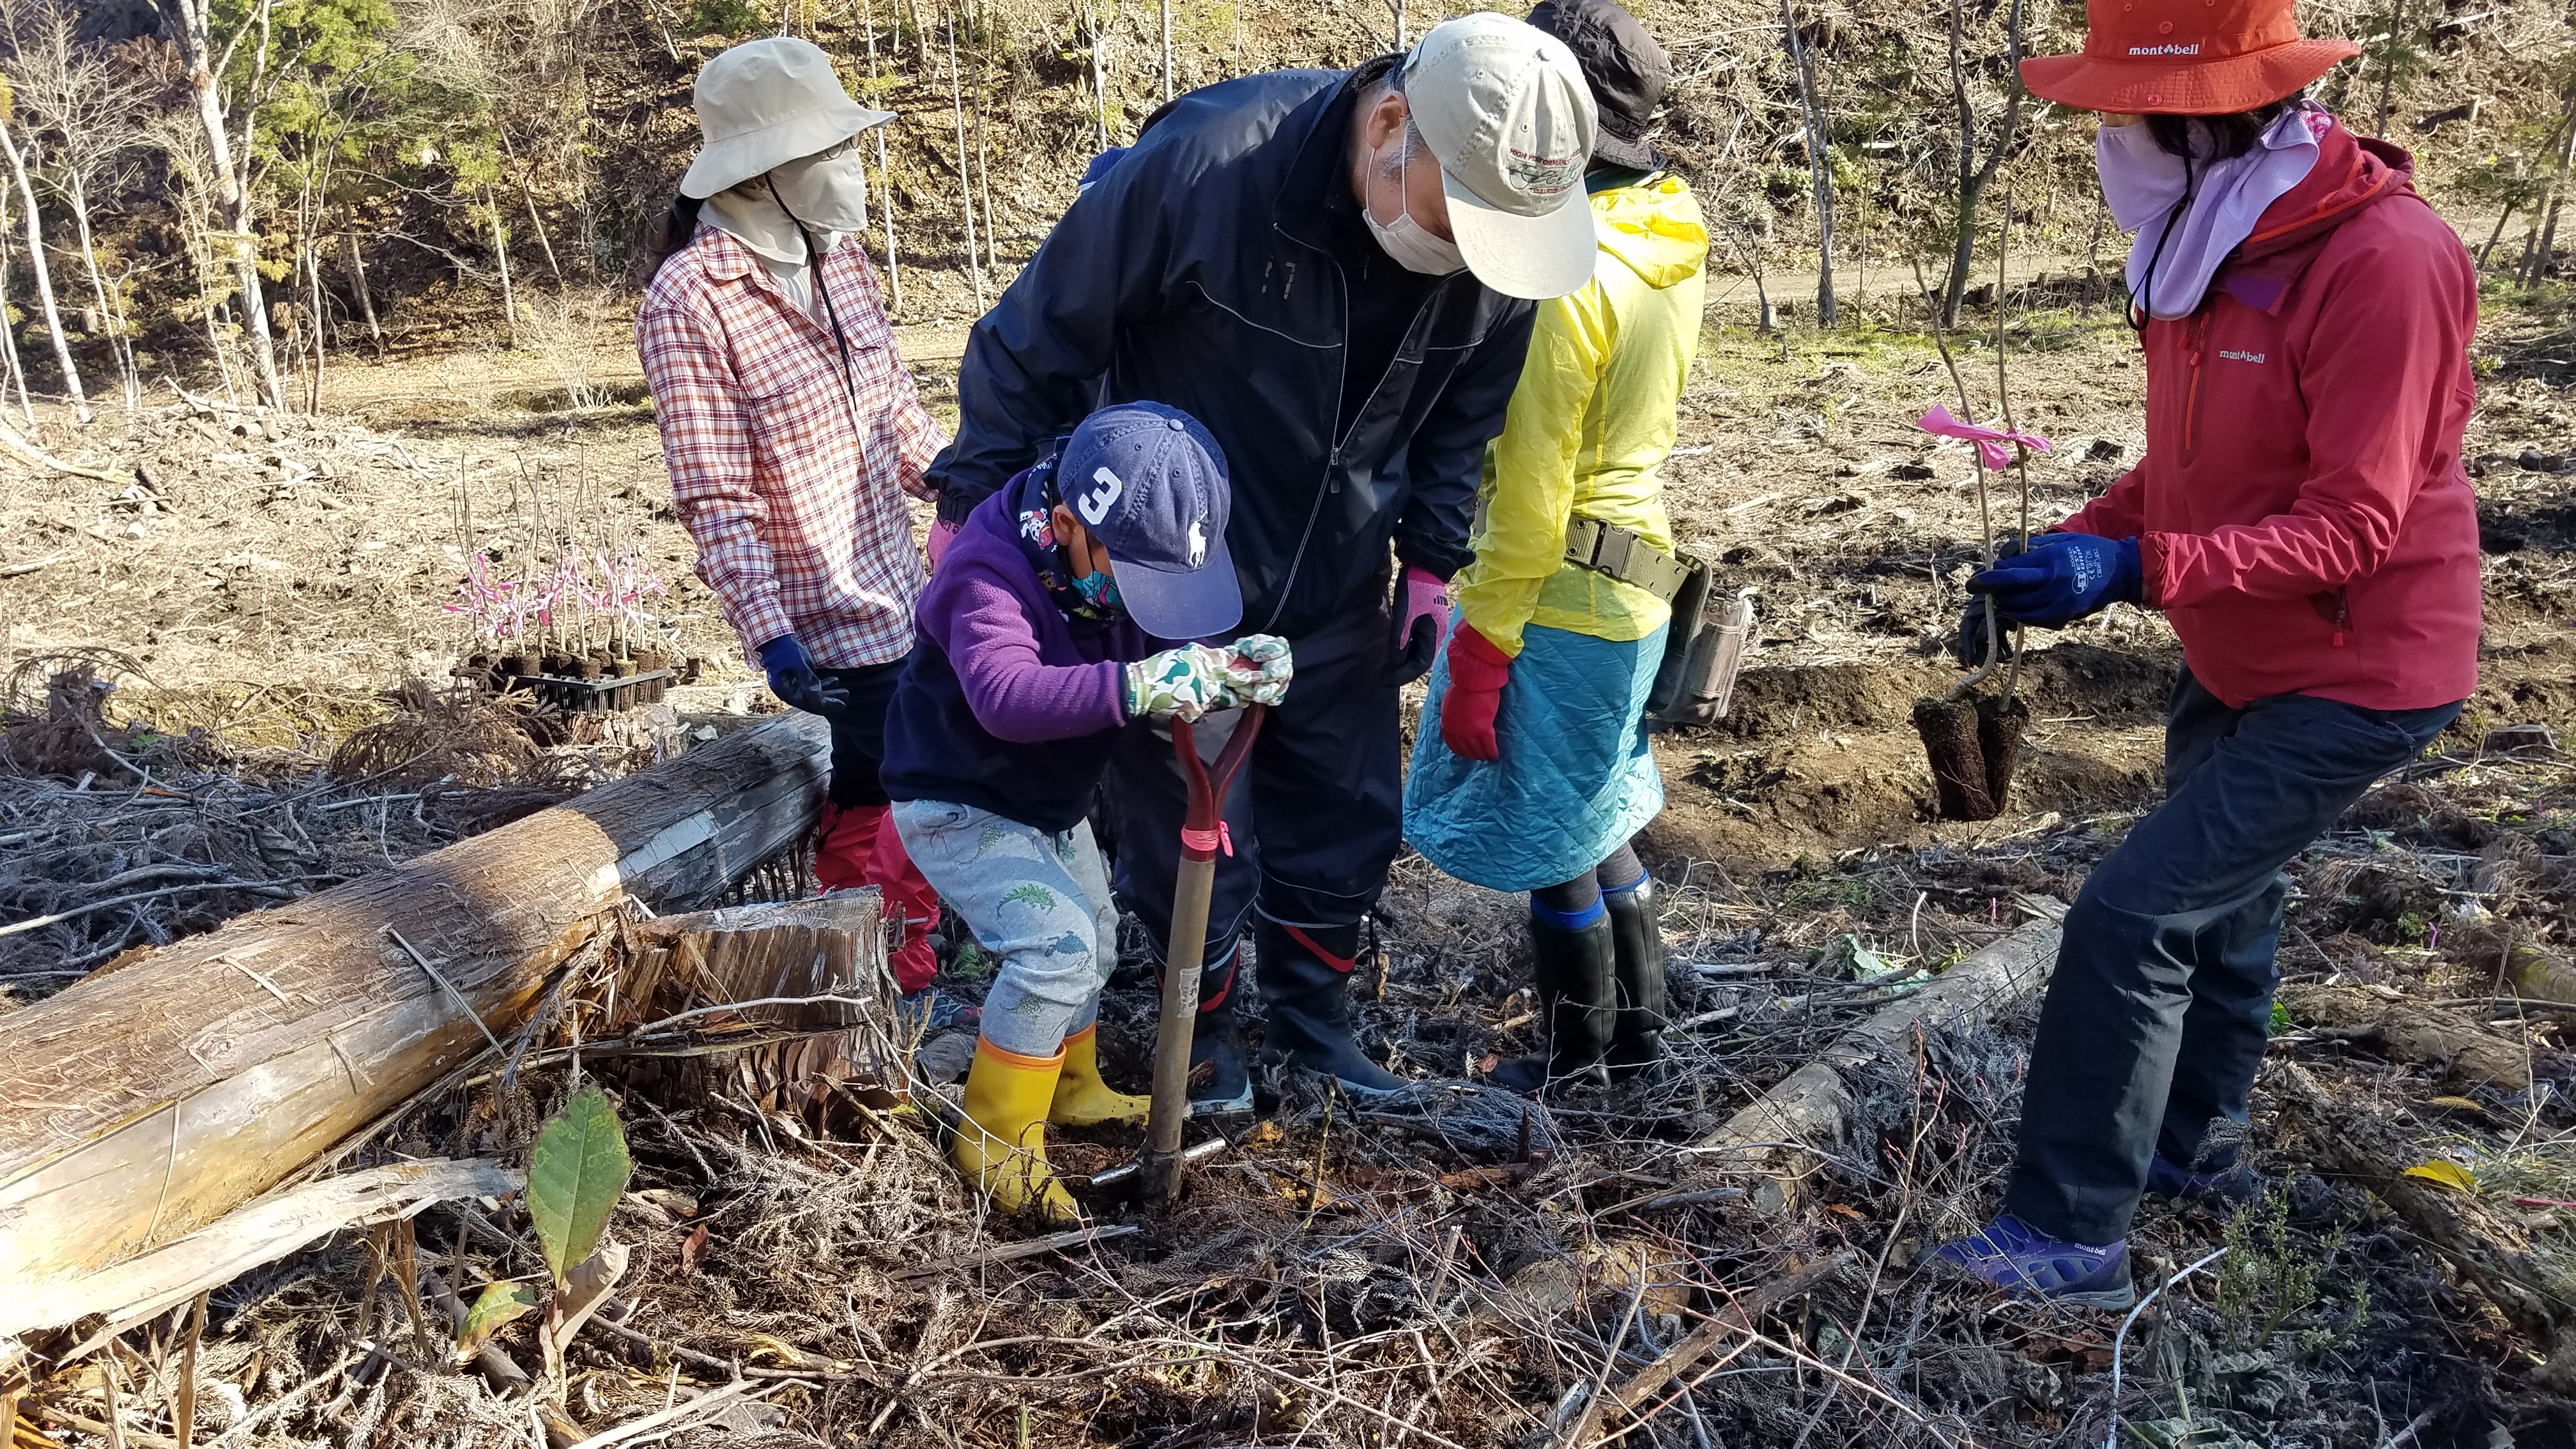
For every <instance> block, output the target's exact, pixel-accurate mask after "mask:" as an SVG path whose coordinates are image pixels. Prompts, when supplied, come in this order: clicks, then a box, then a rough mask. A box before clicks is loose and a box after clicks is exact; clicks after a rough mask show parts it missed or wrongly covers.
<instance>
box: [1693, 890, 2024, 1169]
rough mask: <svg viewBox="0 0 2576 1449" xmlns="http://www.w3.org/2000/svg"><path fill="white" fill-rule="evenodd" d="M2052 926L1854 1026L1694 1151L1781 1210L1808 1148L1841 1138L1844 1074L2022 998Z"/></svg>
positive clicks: (1989, 952)
mask: <svg viewBox="0 0 2576 1449" xmlns="http://www.w3.org/2000/svg"><path fill="white" fill-rule="evenodd" d="M2057 935H2058V932H2057V923H2056V922H2054V921H2033V922H2032V923H2030V924H2029V925H2027V926H2024V927H2022V928H2021V929H2020V930H2018V931H2015V932H2013V933H2012V934H2011V935H2009V936H2006V937H2004V938H2003V939H2002V940H1999V941H1993V942H1989V943H1987V944H1986V945H1985V946H1983V947H1981V948H1979V949H1978V950H1977V951H1976V952H1975V953H1974V954H1972V955H1970V956H1969V957H1968V958H1967V959H1966V960H1964V961H1961V962H1960V963H1958V964H1957V965H1955V966H1952V967H1951V968H1950V969H1949V970H1947V971H1944V972H1942V973H1941V974H1940V975H1939V976H1937V977H1935V978H1934V979H1933V981H1932V983H1931V984H1930V985H1928V986H1925V987H1923V988H1922V989H1921V990H1919V991H1916V992H1914V993H1913V994H1911V995H1909V996H1906V997H1904V998H1903V999H1901V1000H1899V1001H1897V1002H1895V1003H1894V1004H1892V1005H1890V1006H1888V1007H1886V1008H1885V1009H1884V1010H1881V1011H1879V1012H1878V1013H1877V1014H1875V1015H1873V1016H1871V1017H1870V1018H1869V1019H1868V1020H1867V1021H1864V1022H1862V1023H1861V1024H1860V1025H1858V1026H1856V1027H1853V1028H1852V1029H1851V1030H1850V1031H1847V1032H1845V1033H1843V1034H1842V1036H1840V1037H1839V1038H1837V1039H1836V1040H1835V1042H1834V1044H1833V1045H1832V1046H1829V1047H1827V1048H1825V1050H1824V1051H1823V1052H1822V1053H1820V1054H1819V1055H1818V1056H1817V1057H1816V1058H1815V1059H1814V1060H1813V1061H1810V1062H1808V1063H1807V1064H1806V1065H1805V1066H1803V1067H1800V1068H1799V1069H1798V1070H1796V1071H1794V1072H1791V1073H1790V1074H1789V1075H1788V1076H1787V1077H1785V1078H1783V1079H1782V1080H1781V1081H1780V1082H1779V1083H1778V1084H1777V1085H1775V1086H1773V1087H1772V1088H1771V1090H1770V1091H1768V1092H1765V1093H1763V1094H1762V1095H1761V1096H1760V1097H1758V1098H1755V1099H1754V1100H1753V1101H1752V1102H1750V1103H1748V1104H1746V1105H1745V1106H1744V1108H1743V1109H1742V1110H1740V1111H1738V1112H1737V1113H1736V1114H1735V1115H1734V1116H1732V1117H1729V1118H1727V1119H1726V1123H1725V1125H1723V1126H1721V1127H1719V1128H1718V1129H1717V1130H1716V1131H1715V1132H1713V1133H1710V1134H1709V1135H1708V1136H1707V1137H1705V1138H1703V1139H1701V1141H1700V1143H1699V1145H1698V1149H1697V1150H1699V1151H1701V1152H1705V1153H1720V1154H1724V1161H1723V1163H1722V1165H1723V1167H1724V1168H1725V1169H1726V1170H1727V1171H1728V1172H1730V1173H1745V1174H1748V1175H1751V1176H1753V1177H1754V1179H1755V1180H1754V1181H1752V1182H1750V1183H1748V1184H1747V1186H1748V1187H1749V1188H1750V1189H1751V1190H1750V1192H1749V1193H1748V1194H1747V1199H1746V1200H1747V1201H1749V1202H1751V1203H1752V1204H1753V1205H1754V1207H1756V1208H1758V1209H1760V1210H1761V1211H1764V1212H1779V1211H1782V1210H1784V1209H1786V1208H1787V1207H1788V1206H1789V1204H1790V1203H1791V1201H1792V1200H1793V1198H1794V1196H1795V1186H1796V1182H1797V1180H1798V1179H1799V1178H1801V1177H1803V1176H1804V1175H1805V1174H1806V1173H1807V1172H1808V1171H1809V1170H1811V1169H1812V1167H1813V1165H1814V1153H1812V1152H1810V1151H1808V1150H1807V1149H1810V1148H1819V1149H1824V1150H1828V1151H1829V1150H1831V1149H1833V1148H1835V1147H1839V1146H1841V1145H1842V1144H1843V1143H1844V1142H1846V1141H1847V1140H1848V1139H1849V1136H1850V1129H1851V1122H1852V1112H1853V1101H1852V1091H1851V1085H1850V1083H1849V1082H1847V1081H1845V1080H1844V1077H1843V1073H1845V1072H1846V1071H1849V1070H1852V1069H1854V1068H1857V1067H1861V1066H1864V1065H1867V1064H1868V1063H1870V1062H1873V1061H1877V1060H1880V1059H1882V1058H1884V1057H1887V1056H1889V1055H1892V1054H1896V1053H1901V1052H1904V1051H1905V1050H1906V1049H1907V1043H1909V1042H1911V1041H1912V1040H1913V1037H1914V1032H1915V1029H1916V1028H1918V1027H1920V1028H1923V1029H1926V1030H1933V1031H1940V1030H1957V1029H1959V1028H1962V1027H1971V1026H1979V1025H1982V1024H1984V1023H1985V1022H1986V1021H1988V1020H1990V1019H1991V1018H1992V1017H1993V1016H1994V1015H1995V1014H1996V1013H1997V1012H1999V1011H2002V1010H2004V1009H2005V1008H2007V1007H2009V1006H2012V1005H2015V1004H2017V1003H2019V1002H2023V1001H2027V1000H2028V999H2030V998H2031V997H2033V996H2035V995H2037V994H2038V993H2039V990H2040V988H2041V987H2042V986H2044V985H2046V984H2047V981H2048V973H2049V971H2050V970H2051V969H2052V968H2053V967H2055V966H2056V964H2057Z"/></svg>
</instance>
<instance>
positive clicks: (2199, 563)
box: [2059, 124, 2479, 709]
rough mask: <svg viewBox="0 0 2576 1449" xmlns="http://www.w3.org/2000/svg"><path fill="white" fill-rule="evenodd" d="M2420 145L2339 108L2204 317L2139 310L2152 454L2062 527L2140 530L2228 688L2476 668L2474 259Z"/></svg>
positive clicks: (2353, 681)
mask: <svg viewBox="0 0 2576 1449" xmlns="http://www.w3.org/2000/svg"><path fill="white" fill-rule="evenodd" d="M2413 174H2414V160H2413V158H2412V157H2410V156H2408V155H2407V154H2406V153H2405V152H2404V151H2401V150H2399V149H2398V148H2396V147H2394V146H2389V145H2386V144H2383V143H2381V142H2378V141H2361V140H2356V139H2355V138H2354V137H2353V136H2352V134H2351V133H2350V132H2348V131H2346V130H2345V129H2344V128H2343V127H2342V126H2341V125H2340V124H2337V125H2335V126H2334V127H2332V128H2330V129H2329V130H2328V131H2327V132H2326V134H2325V135H2324V136H2323V137H2322V138H2321V140H2320V144H2319V151H2318V156H2317V163H2316V167H2315V169H2314V170H2312V171H2310V172H2309V173H2308V176H2307V179H2306V180H2304V181H2302V182H2300V183H2299V184H2298V185H2297V186H2296V187H2293V188H2292V189H2291V190H2290V191H2289V193H2288V194H2286V195H2284V196H2283V197H2281V199H2280V200H2278V201H2276V202H2274V203H2272V205H2271V207H2270V208H2269V209H2268V210H2266V211H2265V212H2264V213H2263V217H2262V220H2261V221H2259V222H2257V223H2256V225H2255V229H2254V234H2253V235H2252V236H2250V237H2248V238H2246V240H2245V242H2244V243H2243V244H2242V245H2241V246H2239V247H2238V248H2237V250H2236V252H2235V254H2234V255H2233V256H2231V257H2230V258H2229V259H2228V261H2227V263H2226V265H2224V266H2223V267H2222V268H2220V270H2219V273H2218V275H2217V277H2216V278H2215V279H2214V280H2213V281H2212V282H2211V284H2210V288H2209V294H2208V298H2207V300H2206V301H2204V302H2203V303H2202V305H2201V308H2200V310H2199V311H2198V312H2195V313H2194V314H2192V315H2191V316H2189V317H2185V318H2181V319H2179V320H2176V321H2170V322H2162V321H2160V322H2151V323H2149V324H2148V326H2147V332H2146V350H2147V450H2146V453H2145V455H2144V456H2143V457H2141V458H2140V459H2139V460H2138V466H2136V467H2135V468H2132V469H2130V470H2129V472H2128V473H2127V474H2126V475H2125V476H2123V477H2122V478H2121V479H2120V480H2119V481H2118V482H2117V483H2114V484H2112V485H2111V489H2110V491H2109V492H2108V493H2105V494H2104V495H2103V496H2102V497H2100V498H2098V499H2095V500H2094V501H2093V502H2092V503H2091V504H2089V505H2087V506H2086V507H2085V508H2084V509H2083V510H2081V511H2080V512H2078V513H2077V514H2076V515H2075V516H2074V517H2072V518H2069V519H2067V520H2066V521H2065V522H2064V523H2063V524H2061V525H2059V526H2060V527H2061V528H2064V529H2067V530H2069V531H2072V532H2076V533H2090V534H2096V535H2099V536H2101V537H2105V538H2129V537H2135V538H2137V539H2138V541H2139V555H2140V558H2141V560H2142V562H2143V565H2144V569H2143V572H2144V576H2145V600H2146V602H2147V603H2148V604H2149V605H2150V606H2152V607H2155V608H2160V609H2162V610H2164V612H2165V617H2166V618H2167V619H2169V620H2171V621H2172V623H2173V627H2174V632H2175V633H2176V634H2178V635H2180V636H2181V637H2182V648H2183V660H2184V662H2185V663H2186V664H2188V665H2189V666H2190V667H2191V672H2192V674H2193V675H2194V676H2195V677H2197V678H2198V679H2199V680H2200V682H2201V684H2202V685H2204V686H2206V687H2207V688H2208V690H2209V691H2210V693H2212V694H2215V695H2217V696H2218V697H2219V698H2220V699H2222V700H2224V701H2226V702H2227V703H2228V704H2229V705H2232V706H2238V707H2242V706H2243V705H2245V704H2246V703H2248V702H2249V701H2252V700H2254V699H2258V698H2261V697H2263V696H2265V695H2274V694H2312V695H2317V696H2320V697H2322V698H2326V699H2335V700H2341V701H2343V702H2345V703H2347V704H2354V705H2360V706H2362V707H2364V708H2368V709H2423V708H2429V707H2432V706H2435V705H2443V704H2449V703H2452V702H2453V701H2456V700H2460V699H2465V698H2467V697H2468V694H2469V691H2470V690H2471V689H2473V688H2474V687H2476V684H2477V673H2478V665H2477V654H2478V619H2479V615H2478V523H2477V507H2476V499H2475V496H2474V495H2473V494H2472V493H2471V492H2470V490H2469V480H2468V475H2467V474H2466V473H2465V472H2464V471H2463V470H2462V468H2461V465H2460V446H2461V435H2462V432H2463V431H2464V430H2465V429H2466V427H2467V426H2468V420H2469V410H2470V408H2471V407H2472V406H2473V405H2474V403H2475V400H2476V399H2475V395H2474V389H2473V387H2472V385H2471V382H2470V375H2469V355H2468V349H2469V340H2470V337H2471V335H2472V334H2473V333H2474V332H2475V331H2476V329H2477V316H2478V292H2477V278H2476V274H2475V271H2474V269H2473V267H2472V264H2471V263H2470V261H2469V254H2468V251H2467V249H2466V248H2465V247H2463V246H2462V245H2461V244H2460V239H2459V238H2458V237H2457V236H2456V235H2454V234H2453V233H2452V231H2451V229H2450V227H2449V226H2447V225H2445V224H2444V223H2443V221H2442V219H2441V218H2440V217H2438V216H2436V215H2434V214H2433V209H2432V207H2431V206H2430V205H2428V204H2426V202H2425V201H2424V199H2423V198H2422V197H2420V196H2418V195H2416V194H2415V189H2414V187H2413V185H2412V184H2411V182H2410V180H2409V178H2410V177H2411V176H2412V175H2413Z"/></svg>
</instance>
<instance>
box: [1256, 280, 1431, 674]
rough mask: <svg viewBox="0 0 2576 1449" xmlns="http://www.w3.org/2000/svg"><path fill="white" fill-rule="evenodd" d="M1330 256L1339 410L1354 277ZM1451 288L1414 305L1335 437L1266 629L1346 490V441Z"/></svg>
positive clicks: (1335, 402) (1335, 403)
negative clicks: (1321, 522)
mask: <svg viewBox="0 0 2576 1449" xmlns="http://www.w3.org/2000/svg"><path fill="white" fill-rule="evenodd" d="M1326 260H1328V261H1330V262H1331V263H1332V268H1333V280H1334V281H1335V282H1336V283H1337V284H1339V285H1340V287H1341V292H1342V343H1341V346H1340V347H1338V348H1336V349H1335V352H1336V353H1337V354H1338V355H1339V358H1340V366H1339V367H1338V368H1336V369H1335V371H1334V373H1333V407H1334V410H1335V411H1336V412H1339V411H1340V409H1341V396H1342V389H1343V388H1344V387H1346V386H1348V385H1349V383H1350V374H1351V341H1350V337H1351V279H1350V274H1349V273H1348V272H1345V271H1343V270H1342V263H1341V260H1340V259H1339V258H1338V257H1327V258H1326ZM1448 291H1449V282H1448V279H1446V278H1443V279H1442V280H1441V281H1440V282H1439V283H1438V284H1437V285H1435V286H1433V287H1432V289H1431V292H1430V295H1428V296H1426V297H1424V298H1423V300H1422V305H1421V306H1419V307H1416V308H1415V309H1414V311H1413V321H1412V322H1411V323H1410V324H1409V325H1407V326H1406V328H1405V329H1404V336H1403V337H1399V338H1397V339H1396V343H1395V355H1394V356H1393V357H1391V358H1388V359H1387V364H1386V371H1385V372H1383V373H1380V374H1379V375H1378V379H1377V382H1376V384H1375V385H1374V386H1372V387H1370V388H1369V395H1368V396H1367V397H1365V398H1362V399H1361V400H1360V410H1359V411H1358V412H1355V413H1353V414H1351V425H1350V427H1348V428H1347V429H1342V430H1340V431H1339V432H1338V433H1337V435H1336V436H1335V437H1334V438H1333V450H1332V453H1331V454H1330V456H1328V457H1327V458H1326V459H1325V460H1324V481H1323V486H1321V487H1319V488H1317V489H1316V490H1315V502H1314V504H1313V505H1312V506H1311V507H1309V508H1308V509H1307V510H1306V527H1305V530H1304V531H1303V532H1301V533H1299V534H1298V535H1297V551H1296V552H1295V553H1293V554H1290V555H1289V556H1288V572H1287V574H1286V575H1285V576H1284V577H1282V578H1281V579H1280V580H1279V601H1278V602H1277V603H1275V604H1273V605H1271V607H1270V617H1269V618H1268V619H1266V620H1264V621H1263V622H1262V626H1261V627H1262V628H1263V629H1264V630H1265V631H1266V630H1268V629H1269V628H1270V627H1271V626H1272V625H1274V624H1276V623H1278V622H1279V615H1280V614H1281V613H1282V612H1283V611H1285V610H1286V609H1287V607H1288V594H1289V591H1290V590H1291V589H1292V588H1293V587H1295V585H1296V583H1297V570H1298V569H1299V568H1300V567H1301V566H1303V565H1304V563H1305V562H1306V545H1307V544H1308V543H1310V542H1312V541H1313V540H1314V537H1315V523H1316V521H1317V520H1318V519H1321V518H1322V517H1323V516H1324V499H1325V498H1327V497H1328V496H1330V495H1332V494H1336V493H1339V492H1341V491H1342V445H1343V444H1344V443H1347V442H1349V441H1350V439H1351V435H1352V434H1353V433H1356V432H1358V431H1359V430H1360V423H1361V421H1362V420H1363V419H1365V418H1366V417H1367V416H1368V415H1369V409H1370V408H1371V407H1373V406H1375V405H1376V403H1377V395H1378V394H1379V393H1381V392H1384V391H1385V390H1386V380H1387V379H1388V378H1389V377H1392V376H1394V375H1395V369H1396V367H1397V365H1398V364H1400V363H1401V362H1403V360H1404V344H1405V341H1406V340H1407V339H1408V338H1410V337H1412V335H1413V333H1414V330H1415V329H1416V328H1419V327H1421V326H1422V319H1423V318H1424V317H1426V316H1428V315H1430V312H1431V309H1432V308H1433V307H1435V306H1437V305H1438V304H1439V302H1440V299H1441V298H1442V297H1444V296H1446V295H1448ZM1281 300H1283V301H1284V300H1286V294H1285V293H1282V294H1281ZM1423 350H1424V352H1425V353H1426V354H1427V353H1428V352H1429V351H1430V348H1429V345H1428V339H1425V346H1424V348H1423Z"/></svg>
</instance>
